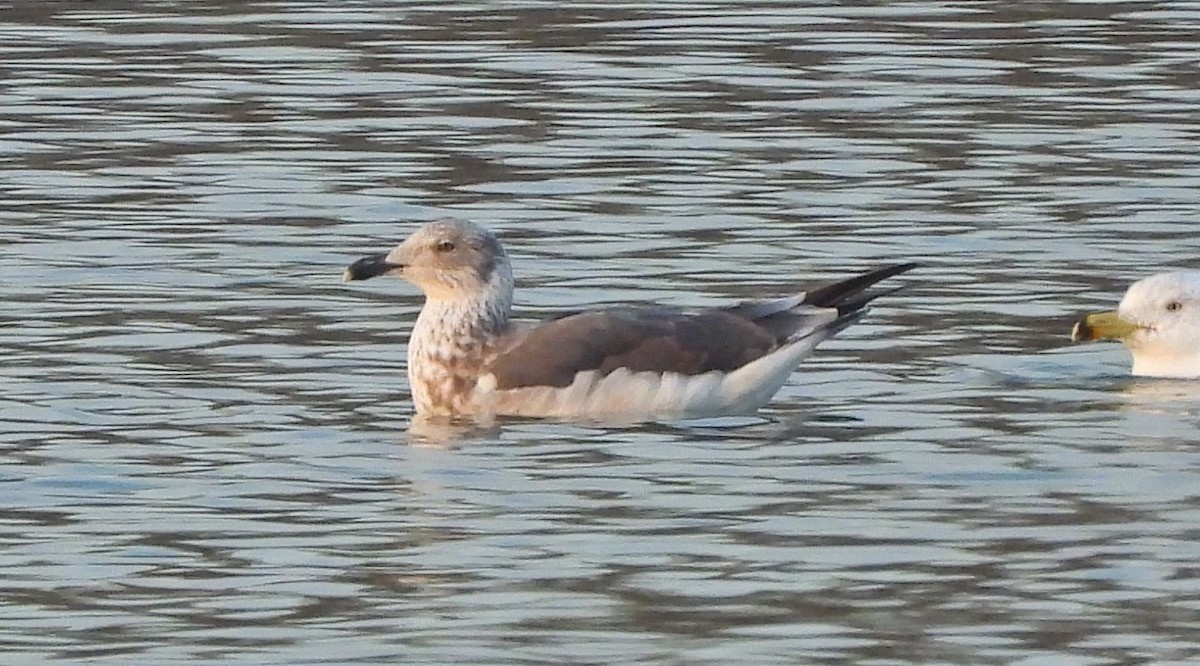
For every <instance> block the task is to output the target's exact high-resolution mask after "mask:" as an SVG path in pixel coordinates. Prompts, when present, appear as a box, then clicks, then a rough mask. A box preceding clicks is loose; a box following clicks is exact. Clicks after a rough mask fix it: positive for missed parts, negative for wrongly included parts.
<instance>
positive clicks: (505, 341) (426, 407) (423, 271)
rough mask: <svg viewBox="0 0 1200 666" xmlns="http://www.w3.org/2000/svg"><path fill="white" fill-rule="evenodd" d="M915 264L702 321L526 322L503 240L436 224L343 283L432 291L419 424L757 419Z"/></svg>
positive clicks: (649, 316)
mask: <svg viewBox="0 0 1200 666" xmlns="http://www.w3.org/2000/svg"><path fill="white" fill-rule="evenodd" d="M915 266H916V264H912V263H905V264H895V265H892V266H886V267H884V268H880V269H878V270H874V271H870V272H867V273H863V274H861V275H857V276H854V277H851V278H849V279H846V280H843V281H840V282H832V283H826V284H822V285H817V286H813V287H810V288H807V289H805V290H803V291H800V292H798V293H795V294H793V295H791V296H785V297H782V298H775V299H768V300H757V301H746V302H743V303H737V304H735V305H730V306H727V307H721V308H712V309H707V310H699V311H695V312H689V311H685V310H680V309H676V308H669V307H662V306H645V307H614V308H608V309H603V310H592V311H584V312H577V313H573V314H568V315H565V316H562V317H560V318H558V319H554V320H552V321H549V322H545V323H542V324H540V325H536V326H523V325H520V324H518V323H515V322H513V321H511V319H510V310H511V307H512V298H513V276H512V267H511V265H510V264H509V260H508V256H507V255H505V253H504V248H503V247H502V246H501V245H500V242H499V241H498V240H497V239H496V237H495V236H494V235H492V233H491V232H489V231H487V230H486V229H483V228H482V227H479V226H477V225H475V224H472V223H470V222H462V221H457V220H440V221H437V222H431V223H429V224H426V225H425V226H423V227H421V228H419V229H417V231H415V232H414V233H413V234H412V235H411V236H409V237H408V239H407V240H405V241H404V242H403V243H401V244H400V245H399V246H397V247H396V248H395V249H394V250H392V251H391V252H389V253H386V254H377V255H372V256H369V257H363V258H362V259H359V260H358V261H356V262H354V263H353V264H351V265H350V267H349V268H347V269H346V272H345V275H344V278H345V280H347V281H350V280H366V279H368V278H372V277H375V276H378V275H384V274H393V275H398V276H400V277H403V278H405V279H406V280H409V281H410V282H412V283H414V284H415V285H417V286H418V287H419V288H420V289H421V290H422V291H423V292H424V293H425V306H424V307H423V308H422V309H421V313H420V315H418V316H417V321H416V324H415V325H414V326H413V331H412V337H411V339H410V340H409V344H408V377H409V383H410V385H411V388H412V395H413V402H414V403H415V404H416V410H417V413H418V415H420V416H423V417H429V416H472V417H491V416H495V415H519V416H537V417H558V418H575V419H587V420H610V419H618V420H639V419H650V418H687V417H708V416H720V415H729V414H746V413H750V412H753V411H754V410H756V409H758V408H759V407H761V406H762V405H764V404H766V403H767V402H768V401H769V400H770V399H771V397H772V396H774V395H775V393H776V392H777V391H778V390H779V388H780V387H781V386H783V384H784V382H786V381H787V378H788V376H789V375H791V373H792V371H793V370H795V369H796V367H797V366H798V365H799V364H800V362H801V361H802V360H804V359H805V358H806V357H807V356H809V354H811V353H812V351H813V348H814V347H816V346H817V344H818V343H820V342H821V341H823V340H825V339H827V338H829V337H831V336H832V335H834V334H835V333H837V332H838V331H840V330H842V329H844V328H845V327H847V326H849V325H850V324H851V323H853V322H854V321H856V320H857V319H858V318H859V317H861V316H862V315H863V314H864V313H865V312H866V306H867V304H868V303H870V302H871V301H872V300H874V299H875V298H877V297H878V296H880V295H882V294H885V293H890V292H891V291H894V290H888V291H882V292H870V291H867V290H868V288H869V287H871V286H872V285H874V284H875V283H877V282H879V281H880V280H883V279H884V278H888V277H891V276H893V275H896V274H899V273H903V272H904V271H907V270H909V269H911V268H913V267H915Z"/></svg>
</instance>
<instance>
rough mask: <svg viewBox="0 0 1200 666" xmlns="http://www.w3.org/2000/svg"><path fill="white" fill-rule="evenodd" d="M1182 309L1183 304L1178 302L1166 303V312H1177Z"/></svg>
mask: <svg viewBox="0 0 1200 666" xmlns="http://www.w3.org/2000/svg"><path fill="white" fill-rule="evenodd" d="M1182 309H1183V303H1180V302H1179V301H1171V302H1170V303H1167V312H1178V311H1180V310H1182Z"/></svg>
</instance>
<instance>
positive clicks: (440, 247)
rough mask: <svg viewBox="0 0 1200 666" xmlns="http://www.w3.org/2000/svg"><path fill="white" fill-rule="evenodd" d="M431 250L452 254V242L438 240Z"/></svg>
mask: <svg viewBox="0 0 1200 666" xmlns="http://www.w3.org/2000/svg"><path fill="white" fill-rule="evenodd" d="M433 249H435V250H437V251H438V252H453V251H454V241H448V240H440V241H438V242H437V244H436V245H434V246H433Z"/></svg>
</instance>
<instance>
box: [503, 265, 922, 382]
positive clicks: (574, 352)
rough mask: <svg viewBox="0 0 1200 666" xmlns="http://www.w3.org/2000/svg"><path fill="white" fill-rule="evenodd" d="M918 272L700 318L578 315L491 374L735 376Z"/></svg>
mask: <svg viewBox="0 0 1200 666" xmlns="http://www.w3.org/2000/svg"><path fill="white" fill-rule="evenodd" d="M916 266H917V264H912V263H909V264H896V265H894V266H887V267H884V268H881V269H878V270H874V271H870V272H868V273H863V274H861V275H856V276H854V277H851V278H849V279H847V280H841V281H838V282H830V283H825V284H821V285H817V286H814V287H811V288H809V289H807V290H805V291H804V292H801V293H799V294H796V295H793V296H788V297H783V298H776V299H768V300H760V301H747V302H744V303H738V304H736V305H732V306H729V307H725V308H715V309H711V310H703V311H701V312H695V313H689V312H684V311H682V310H675V309H669V308H613V309H610V310H599V311H593V312H583V313H578V314H572V315H568V316H566V317H563V318H560V319H556V320H554V321H551V322H548V323H546V324H543V325H541V326H539V327H537V328H535V329H533V330H532V331H529V332H527V333H524V334H521V335H519V336H518V337H517V338H516V339H515V340H514V341H513V342H512V343H511V344H510V346H508V347H507V348H504V349H503V350H502V351H501V352H500V353H499V354H498V355H497V356H496V358H495V360H494V361H493V362H492V363H491V365H490V367H489V370H490V371H491V372H492V374H493V375H494V376H495V377H496V386H497V388H499V389H501V390H504V389H513V388H521V387H525V386H557V387H562V386H569V385H570V384H571V382H573V381H574V379H575V376H576V375H577V374H579V373H580V372H588V371H594V372H597V373H598V374H600V375H601V376H603V375H607V374H609V373H611V372H613V371H614V370H617V369H618V368H626V369H628V370H630V371H631V372H643V371H653V372H675V373H680V374H684V375H697V374H703V373H705V372H710V371H713V370H717V371H722V372H730V371H733V370H736V369H737V368H740V367H742V366H743V365H745V364H747V363H750V362H751V361H754V360H755V359H758V358H761V357H763V356H765V355H767V354H769V353H771V352H773V351H775V350H776V349H779V348H780V347H781V346H783V345H785V344H787V343H789V342H791V341H793V340H797V339H800V338H805V337H808V336H810V335H812V334H814V333H818V332H819V333H822V334H824V337H829V336H831V335H833V334H834V333H836V332H838V331H840V330H842V329H843V328H845V327H846V326H848V325H850V324H851V323H853V322H854V321H855V320H857V319H858V318H859V317H860V316H861V315H862V314H863V312H865V310H864V308H865V307H866V305H867V304H868V303H870V302H871V301H872V300H874V299H875V298H877V297H879V296H880V295H883V294H886V293H891V291H887V290H885V291H882V292H874V293H872V292H868V291H867V289H868V288H869V287H870V286H871V285H873V284H875V283H876V282H879V281H880V280H883V279H885V278H888V277H891V276H893V275H896V274H899V273H903V272H904V271H907V270H911V269H912V268H915V267H916ZM892 291H894V290H892ZM835 309H836V316H831V313H832V311H833V310H835ZM822 339H823V338H822Z"/></svg>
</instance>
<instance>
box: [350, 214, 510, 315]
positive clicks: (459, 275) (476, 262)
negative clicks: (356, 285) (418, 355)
mask: <svg viewBox="0 0 1200 666" xmlns="http://www.w3.org/2000/svg"><path fill="white" fill-rule="evenodd" d="M385 274H387V275H398V276H400V277H402V278H404V279H406V280H408V281H409V282H412V283H413V284H415V285H417V287H419V288H420V289H421V291H423V292H425V296H426V298H428V299H430V300H442V301H455V300H463V299H471V300H478V299H481V298H482V299H484V300H489V301H490V300H495V299H497V298H498V299H500V300H501V301H504V302H506V303H507V302H510V301H511V299H512V288H513V278H512V266H511V265H510V264H509V261H508V256H507V255H506V254H505V253H504V248H503V247H502V246H501V245H500V241H498V240H497V239H496V237H495V236H494V235H493V234H492V233H491V232H490V231H488V230H487V229H484V228H483V227H480V226H478V225H476V224H472V223H471V222H463V221H460V220H438V221H436V222H430V223H428V224H426V225H424V226H422V227H421V228H419V229H417V230H416V231H414V232H413V234H412V235H411V236H409V237H408V238H407V239H406V240H405V241H404V242H403V243H401V244H399V245H397V246H396V248H395V249H394V250H392V251H391V252H389V253H387V254H377V255H371V256H368V257H363V258H362V259H359V260H358V261H356V262H354V263H353V264H351V265H350V267H349V268H347V269H346V272H345V275H344V276H343V277H344V279H346V280H347V281H350V280H366V279H369V278H373V277H375V276H377V275H385Z"/></svg>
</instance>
